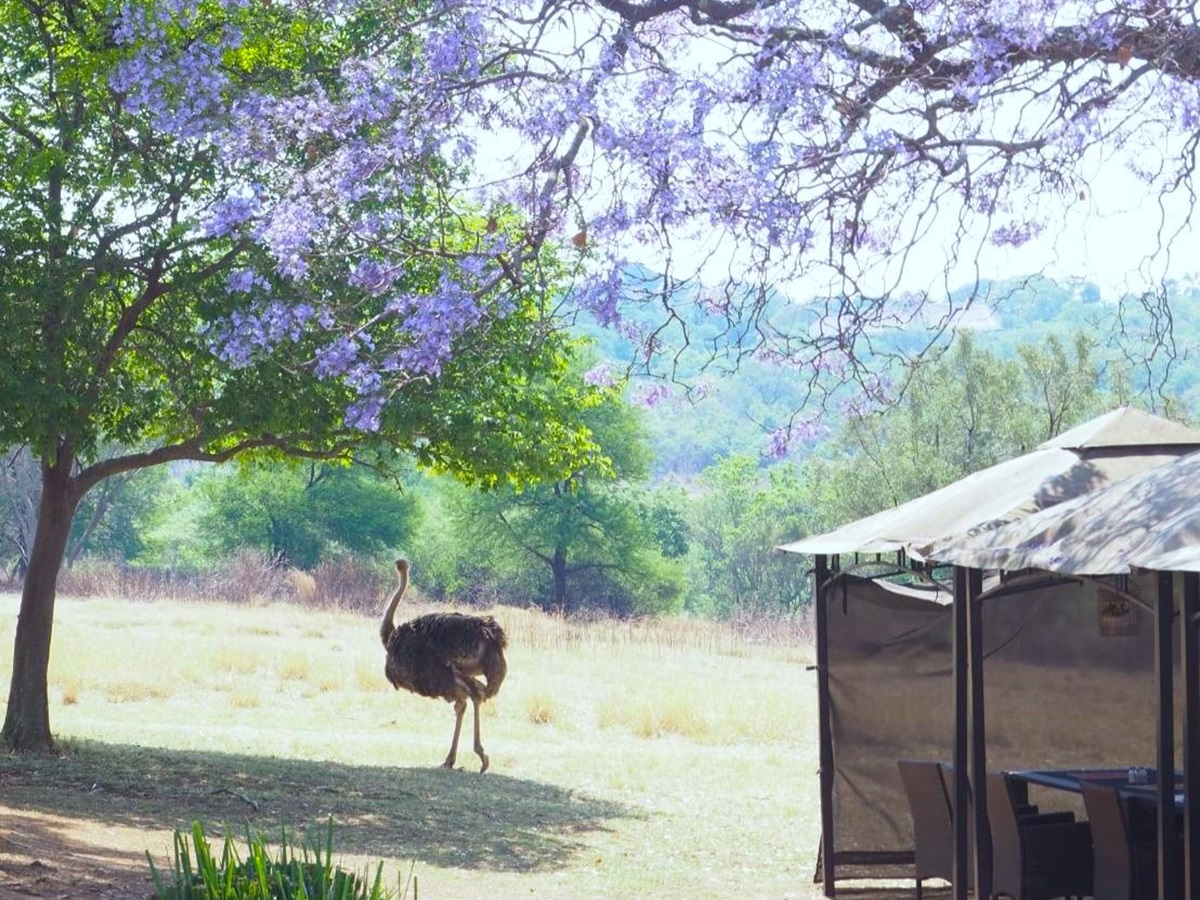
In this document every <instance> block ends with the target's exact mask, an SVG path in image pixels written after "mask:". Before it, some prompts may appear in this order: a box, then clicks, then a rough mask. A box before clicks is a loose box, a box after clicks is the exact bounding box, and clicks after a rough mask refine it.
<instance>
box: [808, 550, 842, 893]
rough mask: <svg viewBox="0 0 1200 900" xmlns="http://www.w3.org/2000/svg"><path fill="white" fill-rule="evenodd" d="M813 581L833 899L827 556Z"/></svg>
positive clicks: (825, 851)
mask: <svg viewBox="0 0 1200 900" xmlns="http://www.w3.org/2000/svg"><path fill="white" fill-rule="evenodd" d="M813 581H814V585H813V602H814V603H815V604H816V616H815V624H816V631H817V635H816V641H817V719H818V720H819V721H818V725H817V752H818V760H819V763H818V765H819V768H818V770H817V772H818V777H819V779H820V788H821V864H822V870H823V874H824V891H825V896H826V897H832V896H834V893H835V891H836V887H835V885H834V882H835V880H836V866H835V864H834V858H833V855H834V841H833V830H834V822H833V726H832V724H831V722H830V709H829V707H830V704H829V631H828V628H829V625H828V616H829V604H828V602H827V598H826V590H827V589H828V586H829V561H828V558H827V557H825V556H823V555H822V556H818V557H817V558H816V562H815V563H814V565H813Z"/></svg>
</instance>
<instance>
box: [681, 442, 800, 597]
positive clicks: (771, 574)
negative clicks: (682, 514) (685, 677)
mask: <svg viewBox="0 0 1200 900" xmlns="http://www.w3.org/2000/svg"><path fill="white" fill-rule="evenodd" d="M700 483H701V485H703V488H704V490H703V493H702V494H700V495H699V496H698V497H696V498H695V499H694V500H693V502H692V503H691V504H690V505H689V508H688V513H687V515H688V521H689V529H688V531H689V535H690V542H691V548H692V552H691V554H690V555H689V558H688V566H689V574H690V576H691V577H690V579H689V582H690V585H691V588H692V591H693V593H692V594H691V595H689V598H688V603H689V607H690V608H692V609H693V610H695V611H696V612H700V613H715V614H717V615H720V616H725V617H729V616H735V615H755V614H762V613H782V612H788V611H793V610H796V609H799V608H800V606H802V605H803V603H804V602H805V600H806V599H807V597H808V594H809V587H808V581H809V577H810V576H809V573H808V572H806V571H805V570H804V569H803V567H802V566H799V565H797V564H796V560H795V559H789V558H788V557H786V556H785V555H784V554H781V553H778V552H777V551H776V550H775V547H777V546H779V545H780V544H783V543H786V542H787V541H789V540H794V539H795V537H796V536H797V535H800V534H806V533H808V532H809V530H810V519H809V512H808V508H807V506H806V503H805V498H804V494H803V491H802V490H801V482H800V480H799V472H798V470H797V469H796V467H795V466H793V465H791V464H789V463H783V464H780V465H778V466H775V467H773V468H771V469H770V470H768V471H763V470H762V469H761V468H760V465H759V461H758V459H756V458H754V457H751V456H746V455H741V456H730V457H727V458H725V459H722V460H720V461H719V462H718V463H716V464H715V465H713V466H711V467H709V468H708V469H706V470H705V471H704V473H703V474H702V475H701V477H700Z"/></svg>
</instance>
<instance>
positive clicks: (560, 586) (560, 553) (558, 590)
mask: <svg viewBox="0 0 1200 900" xmlns="http://www.w3.org/2000/svg"><path fill="white" fill-rule="evenodd" d="M550 571H551V572H552V573H553V576H554V601H553V603H554V606H555V608H556V609H561V610H562V611H563V612H566V611H567V550H566V548H565V547H555V548H554V559H552V560H551V562H550Z"/></svg>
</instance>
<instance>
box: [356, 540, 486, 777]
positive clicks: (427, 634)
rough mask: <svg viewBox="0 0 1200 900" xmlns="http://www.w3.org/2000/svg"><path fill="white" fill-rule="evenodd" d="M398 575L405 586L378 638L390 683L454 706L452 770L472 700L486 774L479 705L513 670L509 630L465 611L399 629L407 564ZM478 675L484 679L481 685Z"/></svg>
mask: <svg viewBox="0 0 1200 900" xmlns="http://www.w3.org/2000/svg"><path fill="white" fill-rule="evenodd" d="M396 571H397V572H398V573H399V574H400V585H399V587H397V588H396V592H395V593H394V594H392V598H391V599H390V600H389V601H388V605H387V608H386V609H385V610H384V612H383V622H382V624H381V625H380V626H379V637H380V638H381V639H382V640H383V646H384V649H386V650H387V665H386V666H385V668H384V672H385V673H386V674H387V680H388V681H390V682H391V683H392V687H394V688H396V689H397V690H399V689H400V688H404V689H405V690H407V691H412V692H413V693H414V694H420V695H421V696H422V697H440V698H441V699H443V700H446V701H447V702H449V703H453V704H454V716H455V718H454V739H453V740H452V741H451V742H450V752H449V753H448V754H447V755H446V761H445V762H444V763H442V765H443V766H445V767H446V768H447V769H452V768H454V760H455V758H456V757H457V756H458V736H459V733H460V732H461V731H462V721H463V714H464V713H465V712H466V709H467V701H468V700H470V701H471V705H472V707H473V708H474V712H475V753H476V755H478V757H479V759H480V761H481V762H482V763H483V766H482V767H481V768H480V770H479V771H480V772H486V771H487V768H488V756H487V754H486V753H484V752H483V741H482V740H481V739H480V736H479V707H480V705H482V703H483V702H484V701H485V700H487V699H488V698H490V697H494V696H496V693H497V692H498V691H499V690H500V684H501V683H502V682H503V681H504V675H505V673H506V672H507V671H508V665H507V663H506V662H505V661H504V648H505V646H506V644H507V642H508V641H507V638H506V637H505V635H504V629H503V628H501V627H500V623H499V622H497V621H496V620H495V619H493V618H492V617H491V616H470V615H465V614H463V613H428V614H427V615H423V616H417V617H416V618H415V619H410V620H409V621H407V622H404V623H403V624H401V625H396V623H395V621H394V616H395V614H396V607H397V606H398V605H399V603H400V599H401V598H402V597H403V596H404V591H405V590H406V589H407V588H408V560H406V559H398V560H396ZM479 676H482V677H483V678H484V679H485V681H484V682H480V681H479V680H478V678H479Z"/></svg>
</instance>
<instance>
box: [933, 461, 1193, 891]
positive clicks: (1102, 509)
mask: <svg viewBox="0 0 1200 900" xmlns="http://www.w3.org/2000/svg"><path fill="white" fill-rule="evenodd" d="M1198 494H1200V453H1193V454H1190V455H1188V456H1184V457H1182V458H1180V459H1178V460H1176V461H1174V462H1170V463H1167V464H1165V465H1163V466H1160V467H1158V468H1156V469H1152V470H1150V471H1147V472H1143V473H1141V474H1139V475H1134V476H1131V477H1130V478H1128V479H1126V480H1125V481H1123V482H1120V483H1118V484H1115V485H1112V486H1110V487H1107V488H1105V489H1103V490H1099V491H1096V492H1095V493H1094V494H1090V495H1087V496H1085V497H1080V498H1078V499H1076V500H1073V501H1071V502H1068V503H1063V504H1061V505H1060V506H1058V507H1055V508H1053V509H1049V510H1046V511H1044V512H1041V513H1038V514H1037V515H1034V516H1030V517H1029V518H1027V519H1025V520H1023V521H1019V522H1013V523H1010V524H1008V525H1004V526H1002V527H999V528H997V529H994V530H989V531H984V532H981V533H978V534H975V535H971V536H966V537H963V538H960V539H958V540H948V541H945V542H941V543H940V544H939V545H938V546H935V547H934V548H932V550H931V552H932V553H933V554H934V555H935V556H936V557H937V558H938V559H939V560H944V561H946V562H951V563H954V564H956V565H960V566H970V567H973V568H977V569H978V568H989V569H997V570H1007V571H1015V570H1030V569H1036V570H1040V571H1044V572H1052V573H1058V574H1065V575H1073V576H1089V577H1095V576H1103V575H1112V574H1123V573H1138V572H1141V571H1153V572H1157V573H1159V589H1158V592H1157V597H1156V598H1155V602H1154V612H1155V624H1156V628H1155V633H1156V657H1157V659H1158V663H1157V665H1156V680H1157V682H1158V704H1157V729H1156V731H1157V734H1156V738H1157V748H1156V758H1157V759H1156V768H1157V769H1158V771H1159V772H1174V771H1175V770H1176V762H1175V746H1174V744H1175V740H1174V720H1175V717H1176V716H1175V702H1174V698H1175V688H1174V682H1173V679H1174V662H1175V660H1174V654H1175V651H1174V647H1175V645H1176V638H1175V635H1174V634H1173V630H1174V623H1175V621H1178V622H1179V623H1180V624H1179V631H1180V635H1179V640H1178V645H1179V647H1180V651H1181V652H1180V663H1181V668H1182V670H1183V679H1182V680H1183V739H1182V742H1181V743H1182V747H1183V771H1184V782H1183V808H1184V810H1185V816H1184V838H1185V840H1184V844H1183V847H1184V851H1183V857H1184V858H1183V860H1182V868H1181V867H1180V865H1179V862H1180V861H1179V860H1177V859H1175V858H1174V853H1175V851H1174V849H1173V848H1174V847H1175V846H1176V842H1175V832H1176V828H1177V822H1176V818H1175V815H1174V809H1175V802H1174V801H1175V782H1174V779H1159V790H1158V809H1159V816H1158V829H1159V841H1158V847H1159V859H1158V880H1159V895H1160V896H1175V895H1177V894H1178V891H1179V889H1180V887H1181V886H1182V887H1183V888H1184V890H1185V893H1184V896H1188V897H1195V896H1200V803H1194V802H1191V798H1194V797H1196V796H1197V795H1198V794H1200V623H1198V619H1200V574H1198V573H1200V507H1198V506H1197V499H1200V498H1198V497H1197V495H1198ZM1174 572H1184V573H1186V574H1185V575H1184V576H1183V577H1182V591H1180V590H1177V587H1178V585H1177V584H1176V581H1177V580H1178V579H1176V578H1174V577H1173V575H1172V574H1171V573H1174ZM1116 599H1117V602H1118V605H1126V606H1128V605H1131V603H1132V601H1134V600H1136V599H1139V598H1138V597H1137V595H1136V594H1135V595H1127V596H1126V597H1125V598H1116ZM1180 871H1182V873H1183V876H1182V877H1183V885H1180V884H1178V883H1177V880H1178V878H1179V875H1178V872H1180Z"/></svg>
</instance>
